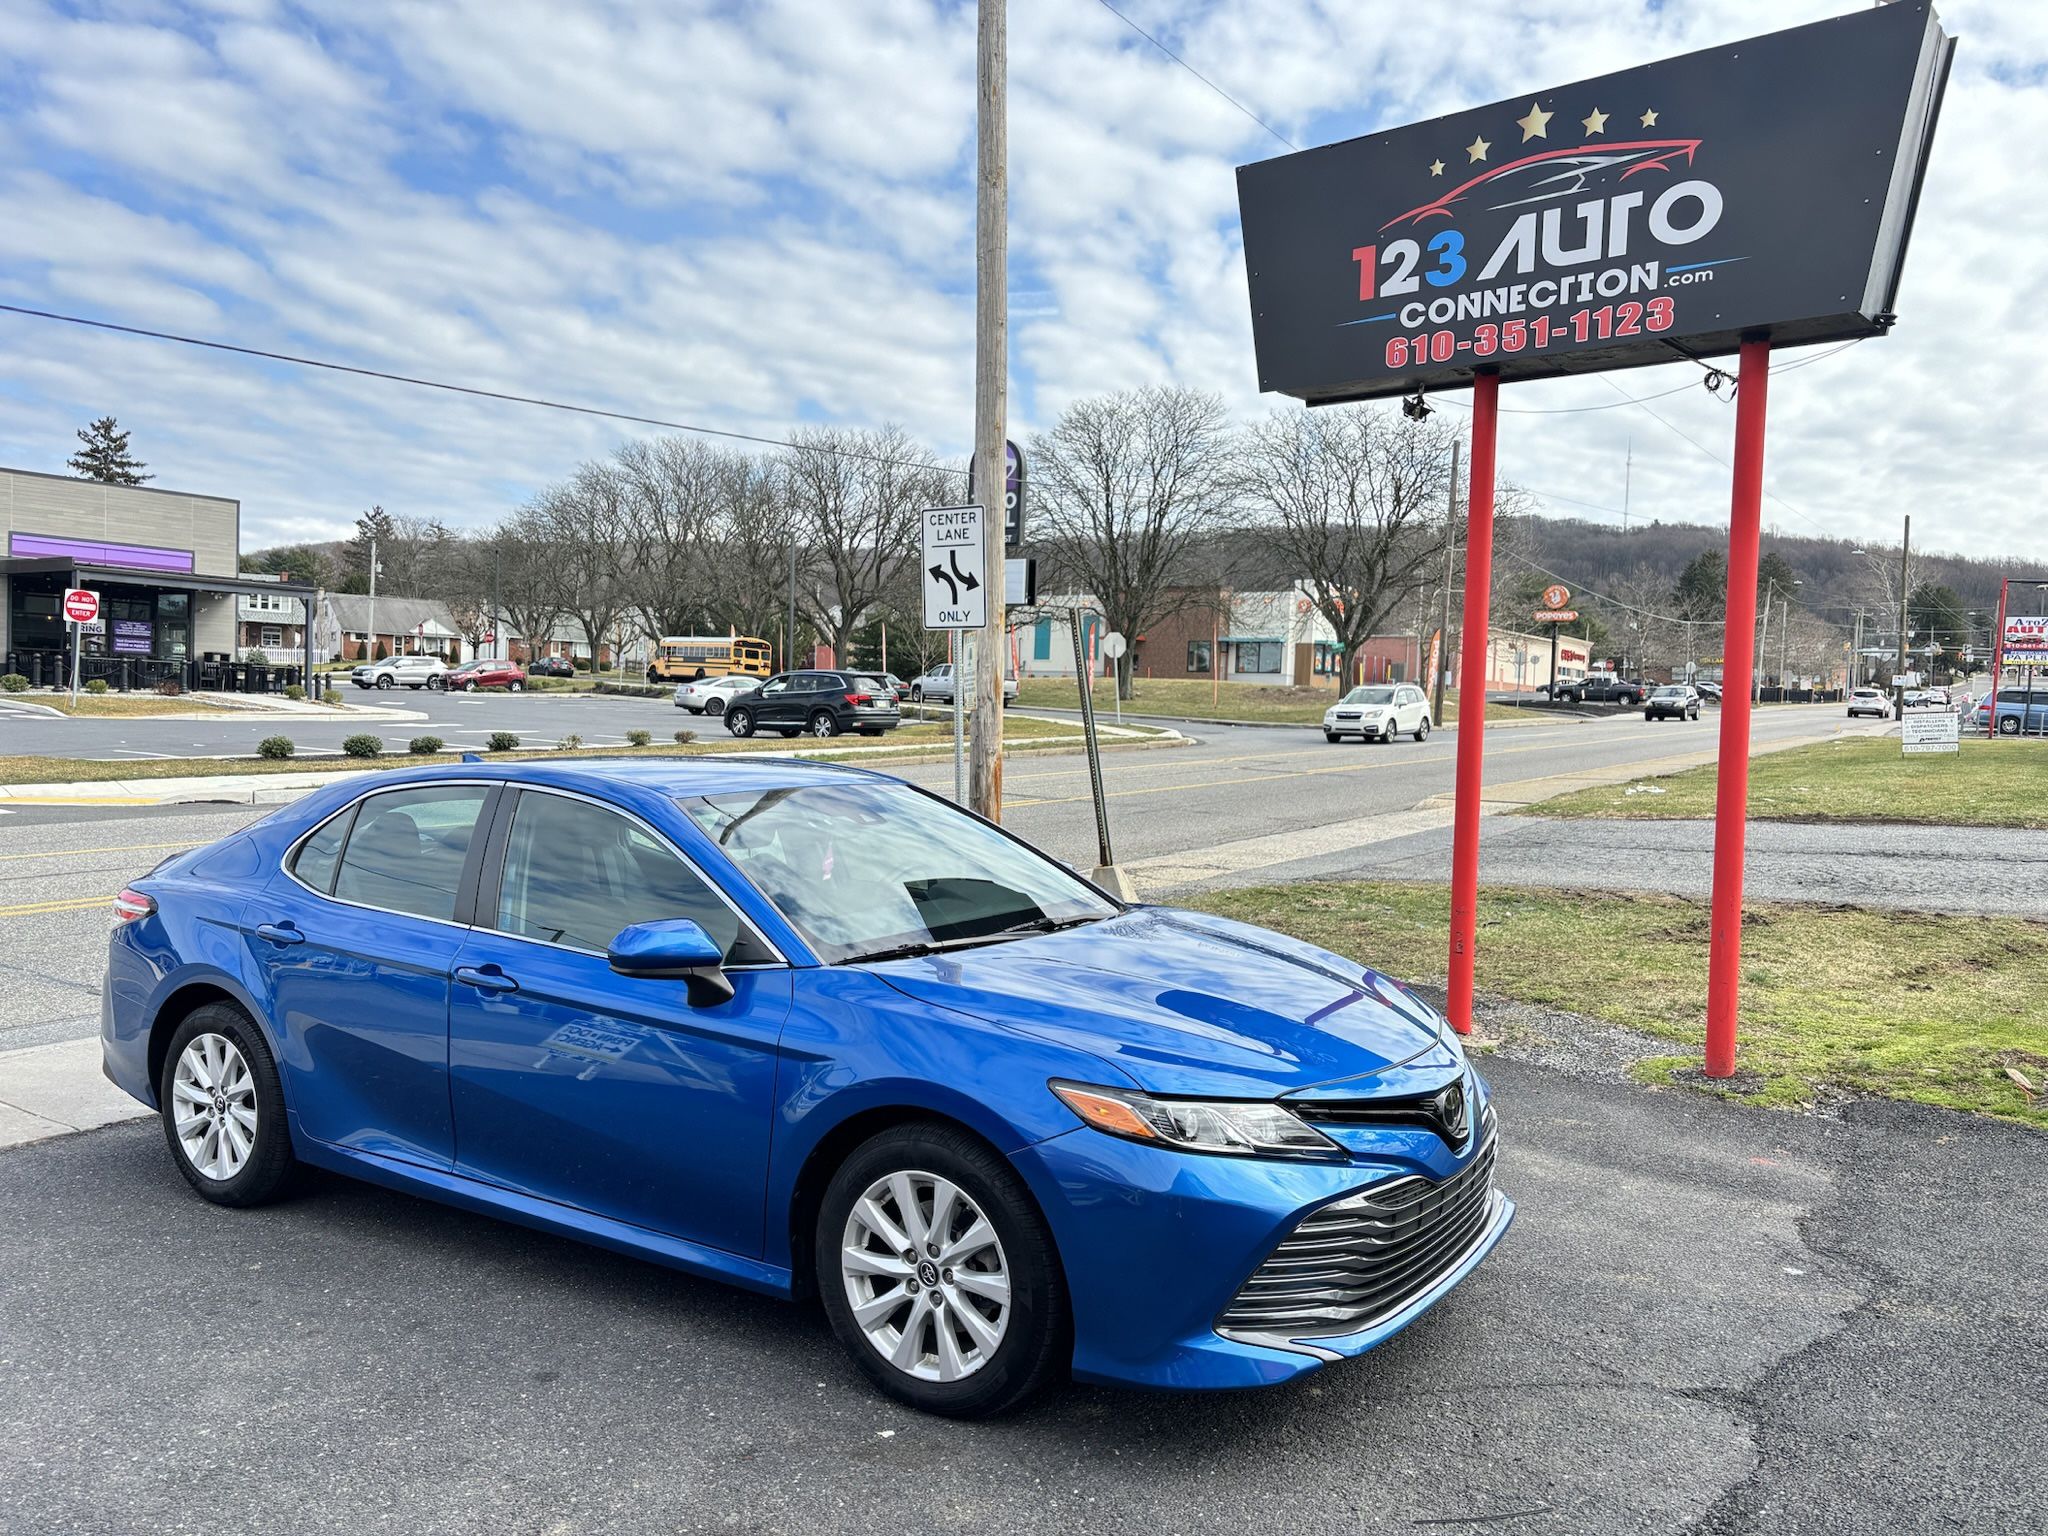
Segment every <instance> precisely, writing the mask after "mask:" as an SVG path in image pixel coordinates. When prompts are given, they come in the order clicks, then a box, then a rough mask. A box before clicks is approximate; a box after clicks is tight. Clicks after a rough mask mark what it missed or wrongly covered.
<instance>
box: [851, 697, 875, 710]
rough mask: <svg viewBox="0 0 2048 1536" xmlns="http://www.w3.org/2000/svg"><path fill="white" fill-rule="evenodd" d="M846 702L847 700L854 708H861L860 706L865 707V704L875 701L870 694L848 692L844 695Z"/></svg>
mask: <svg viewBox="0 0 2048 1536" xmlns="http://www.w3.org/2000/svg"><path fill="white" fill-rule="evenodd" d="M846 702H847V703H849V704H851V705H852V706H853V707H854V708H855V709H861V708H864V707H866V706H867V705H869V704H872V703H874V702H875V700H874V695H872V694H867V693H849V694H848V695H847V696H846Z"/></svg>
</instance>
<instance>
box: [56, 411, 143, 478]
mask: <svg viewBox="0 0 2048 1536" xmlns="http://www.w3.org/2000/svg"><path fill="white" fill-rule="evenodd" d="M78 441H79V444H80V446H79V449H78V452H76V453H74V454H72V455H71V458H70V460H69V461H68V462H69V464H70V467H71V469H72V471H73V472H74V473H75V474H76V475H77V476H78V477H79V479H81V480H99V481H103V482H104V483H106V484H108V485H140V484H142V483H143V481H145V480H154V479H155V478H156V476H155V475H145V474H144V473H143V470H145V469H147V468H148V467H149V466H148V465H146V464H144V463H143V462H142V460H140V459H138V458H136V457H135V456H134V455H133V454H131V453H130V452H129V451H128V434H127V433H126V432H123V431H122V430H121V424H120V423H119V422H117V421H116V420H114V418H113V417H111V416H102V417H101V418H100V419H99V420H98V421H96V422H94V423H93V424H92V425H91V426H89V427H80V428H79V429H78Z"/></svg>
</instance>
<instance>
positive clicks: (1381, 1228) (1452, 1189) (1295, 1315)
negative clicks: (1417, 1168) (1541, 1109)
mask: <svg viewBox="0 0 2048 1536" xmlns="http://www.w3.org/2000/svg"><path fill="white" fill-rule="evenodd" d="M1497 1146H1498V1138H1497V1137H1496V1136H1495V1135H1494V1134H1493V1115H1492V1112H1491V1107H1489V1109H1488V1113H1487V1117H1486V1125H1485V1128H1484V1140H1483V1142H1482V1144H1481V1145H1480V1148H1479V1153H1478V1155H1477V1156H1476V1157H1474V1158H1473V1159H1472V1161H1471V1162H1469V1163H1467V1164H1466V1165H1465V1166H1464V1167H1463V1168H1461V1169H1460V1170H1459V1171H1458V1172H1456V1173H1454V1174H1452V1175H1451V1177H1449V1178H1448V1179H1445V1180H1443V1181H1442V1182H1440V1183H1439V1182H1437V1181H1435V1180H1432V1179H1425V1178H1421V1177H1417V1176H1411V1177H1408V1178H1400V1179H1393V1180H1390V1181H1389V1182H1387V1183H1385V1184H1379V1185H1375V1186H1374V1187H1373V1188H1371V1189H1369V1190H1366V1191H1364V1192H1363V1193H1361V1194H1357V1195H1353V1196H1351V1197H1350V1198H1349V1199H1346V1200H1340V1201H1338V1202H1337V1203H1336V1204H1334V1205H1326V1206H1324V1207H1323V1208H1322V1209H1321V1210H1319V1211H1317V1212H1316V1213H1315V1214H1314V1215H1311V1216H1307V1217H1304V1218H1303V1219H1302V1221H1301V1222H1300V1223H1299V1224H1298V1225H1297V1226H1296V1227H1295V1229H1294V1230H1293V1231H1292V1232H1291V1233H1289V1234H1288V1235H1287V1238H1286V1240H1285V1241H1283V1242H1282V1243H1281V1244H1280V1246H1279V1247H1278V1248H1276V1249H1274V1250H1273V1253H1272V1256H1271V1257H1270V1258H1268V1259H1267V1260H1266V1262H1265V1263H1263V1264H1261V1265H1260V1266H1259V1268H1258V1271H1257V1273H1255V1274H1254V1275H1253V1276H1252V1277H1251V1279H1249V1280H1247V1281H1246V1282H1245V1283H1244V1287H1243V1289H1241V1290H1240V1291H1239V1292H1238V1293H1237V1295H1236V1297H1235V1298H1233V1299H1232V1301H1231V1303H1230V1306H1229V1307H1228V1308H1227V1309H1225V1311H1224V1313H1223V1315H1222V1316H1221V1317H1220V1318H1218V1319H1217V1321H1216V1326H1217V1327H1218V1328H1219V1329H1221V1330H1223V1331H1225V1332H1238V1333H1258V1334H1280V1335H1284V1336H1285V1337H1288V1338H1304V1337H1307V1338H1314V1337H1319V1336H1328V1335H1332V1334H1343V1333H1357V1332H1360V1331H1361V1330H1363V1329H1366V1328H1370V1327H1371V1326H1372V1325H1373V1324H1375V1323H1377V1322H1379V1321H1381V1320H1382V1319H1383V1318H1387V1317H1391V1316H1393V1314H1395V1313H1396V1312H1399V1311H1400V1310H1401V1309H1402V1308H1403V1307H1405V1306H1407V1305H1408V1304H1409V1303H1410V1302H1411V1301H1413V1300H1414V1299H1415V1298H1416V1297H1417V1296H1420V1295H1421V1294H1422V1293H1423V1292H1425V1291H1427V1290H1428V1289H1429V1288H1430V1287H1431V1286H1433V1285H1435V1284H1436V1283H1437V1282H1438V1281H1439V1280H1441V1279H1442V1278H1443V1276H1444V1273H1445V1272H1446V1271H1447V1270H1449V1269H1450V1268H1451V1267H1452V1266H1454V1265H1455V1264H1456V1263H1457V1262H1458V1260H1460V1259H1461V1258H1463V1257H1464V1255H1465V1251H1466V1250H1467V1249H1468V1248H1470V1247H1471V1246H1472V1244H1473V1243H1474V1242H1475V1241H1477V1240H1478V1238H1479V1235H1480V1233H1481V1232H1483V1231H1484V1230H1485V1228H1486V1223H1487V1221H1488V1219H1489V1218H1490V1217H1491V1215H1492V1214H1493V1205H1494V1201H1493V1160H1494V1151H1495V1148H1496V1147H1497Z"/></svg>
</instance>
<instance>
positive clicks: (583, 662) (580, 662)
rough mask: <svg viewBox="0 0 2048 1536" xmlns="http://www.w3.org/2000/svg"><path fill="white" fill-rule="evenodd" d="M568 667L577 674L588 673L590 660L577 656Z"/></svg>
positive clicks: (586, 657)
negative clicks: (572, 668)
mask: <svg viewBox="0 0 2048 1536" xmlns="http://www.w3.org/2000/svg"><path fill="white" fill-rule="evenodd" d="M569 665H570V666H572V667H574V668H575V669H576V670H577V671H578V672H588V671H589V670H590V658H589V657H588V656H578V657H576V658H575V659H574V660H572V661H571V662H570V663H569Z"/></svg>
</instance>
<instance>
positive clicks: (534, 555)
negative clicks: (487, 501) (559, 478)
mask: <svg viewBox="0 0 2048 1536" xmlns="http://www.w3.org/2000/svg"><path fill="white" fill-rule="evenodd" d="M490 554H491V585H492V588H493V596H494V598H495V607H496V610H497V611H498V612H499V613H501V614H502V615H503V616H504V618H505V620H506V621H508V622H509V623H510V624H511V626H512V628H513V629H514V630H515V631H516V632H517V633H519V634H520V635H523V636H524V637H525V639H526V643H527V647H528V651H529V654H531V655H539V654H540V651H541V648H542V647H543V646H544V645H546V643H547V639H548V636H549V635H550V634H551V633H553V631H554V628H555V626H556V625H557V624H559V623H560V622H561V621H562V620H563V619H564V618H566V617H567V616H568V614H569V595H570V594H569V579H568V576H567V574H566V572H565V571H564V569H563V562H562V561H561V560H560V559H558V558H557V556H556V552H555V547H554V537H553V534H552V532H551V530H550V527H549V524H548V520H547V518H546V517H545V516H543V515H542V513H541V511H540V509H539V508H538V507H537V506H531V507H525V508H522V509H521V510H520V511H518V512H515V513H514V514H513V515H512V516H511V517H510V518H508V519H507V520H506V521H505V522H504V523H502V524H501V525H500V526H499V527H498V528H497V530H496V531H495V532H493V533H492V535H491V537H490Z"/></svg>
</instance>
